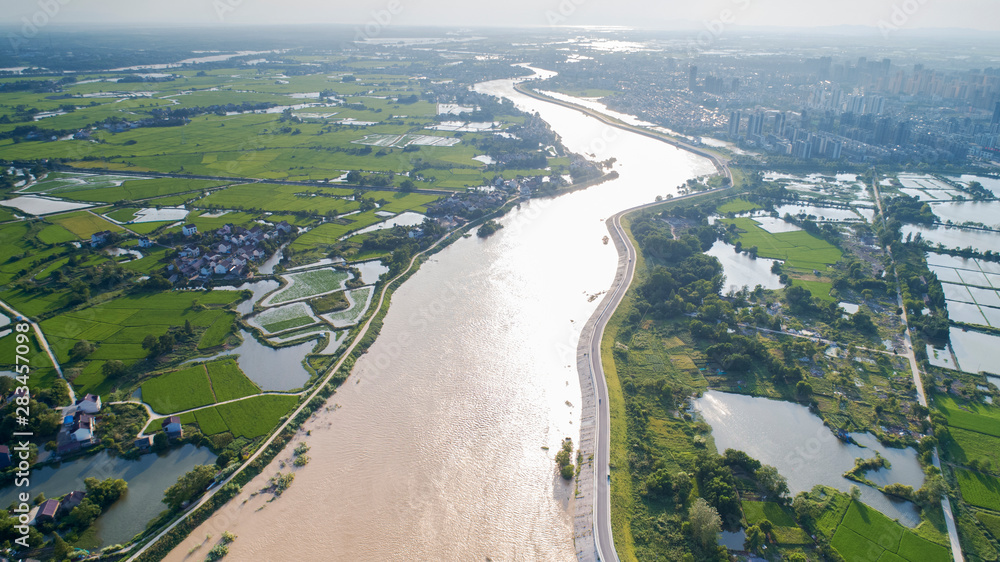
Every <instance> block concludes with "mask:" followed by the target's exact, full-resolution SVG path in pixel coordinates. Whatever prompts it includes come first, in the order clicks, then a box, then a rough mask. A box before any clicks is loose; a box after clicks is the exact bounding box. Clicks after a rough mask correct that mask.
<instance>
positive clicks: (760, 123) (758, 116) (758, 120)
mask: <svg viewBox="0 0 1000 562" xmlns="http://www.w3.org/2000/svg"><path fill="white" fill-rule="evenodd" d="M763 134H764V114H763V113H762V112H760V111H758V112H757V113H754V114H753V115H751V116H750V123H749V124H748V125H747V135H763Z"/></svg>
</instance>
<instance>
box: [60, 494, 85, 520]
mask: <svg viewBox="0 0 1000 562" xmlns="http://www.w3.org/2000/svg"><path fill="white" fill-rule="evenodd" d="M85 497H87V493H86V492H81V491H80V490H75V491H73V492H70V493H68V494H66V495H65V496H63V498H62V500H61V501H60V502H59V511H58V513H59V516H63V515H67V514H69V512H71V511H73V508H74V507H76V506H78V505H80V502H82V501H83V498H85Z"/></svg>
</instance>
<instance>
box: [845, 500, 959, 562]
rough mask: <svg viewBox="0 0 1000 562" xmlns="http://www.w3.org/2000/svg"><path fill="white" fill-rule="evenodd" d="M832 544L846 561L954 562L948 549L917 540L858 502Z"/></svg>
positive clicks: (851, 507)
mask: <svg viewBox="0 0 1000 562" xmlns="http://www.w3.org/2000/svg"><path fill="white" fill-rule="evenodd" d="M830 544H832V545H833V547H834V548H836V549H837V551H839V552H840V554H841V555H842V556H843V557H844V559H845V560H851V561H855V560H857V561H860V562H878V561H879V560H897V559H900V560H908V561H910V562H948V561H949V560H951V559H952V558H951V553H950V552H949V550H948V548H947V547H945V546H943V545H939V544H935V543H932V542H930V541H928V540H926V539H923V538H921V537H919V536H917V535H916V534H915V533H913V532H911V531H909V530H908V529H906V528H904V527H903V526H901V525H900V524H899V523H896V522H895V521H892V520H890V519H889V518H888V517H886V516H885V515H882V514H881V513H879V512H878V511H876V510H874V509H872V508H870V507H868V506H866V505H864V504H862V503H859V502H851V506H850V507H849V508H848V509H847V512H846V513H845V514H844V519H843V521H842V522H841V524H840V526H839V527H838V528H837V531H836V532H835V533H834V535H833V540H832V541H831V543H830ZM886 553H888V557H886ZM893 555H895V556H893Z"/></svg>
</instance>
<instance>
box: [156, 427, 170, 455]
mask: <svg viewBox="0 0 1000 562" xmlns="http://www.w3.org/2000/svg"><path fill="white" fill-rule="evenodd" d="M167 447H170V438H169V437H167V434H166V433H163V432H162V431H161V432H160V433H157V434H156V435H154V436H153V451H154V452H157V453H158V452H160V451H165V450H167Z"/></svg>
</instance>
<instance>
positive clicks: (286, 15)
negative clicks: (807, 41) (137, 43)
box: [0, 0, 1000, 31]
mask: <svg viewBox="0 0 1000 562" xmlns="http://www.w3.org/2000/svg"><path fill="white" fill-rule="evenodd" d="M32 19H34V21H35V22H36V23H38V22H40V21H42V20H45V22H46V24H48V23H53V24H58V25H73V24H86V25H121V24H127V25H136V24H145V25H177V24H197V25H230V26H238V25H260V24H321V23H339V24H347V25H353V26H358V27H363V26H366V25H369V26H374V25H378V26H382V27H383V28H390V27H391V26H394V25H397V26H408V25H445V26H458V27H480V26H504V27H539V26H541V27H544V26H553V25H561V26H586V25H615V26H627V27H637V28H642V29H677V28H710V27H711V26H715V27H718V26H719V25H726V26H755V27H756V26H779V27H823V26H841V25H850V26H870V27H880V26H892V27H893V28H894V29H926V28H937V27H943V28H967V29H978V30H985V31H1000V0H821V1H817V0H702V1H698V0H693V1H692V0H503V1H502V2H496V1H492V2H488V3H487V2H483V1H482V0H349V1H348V0H155V1H153V0H0V25H3V24H6V25H24V24H25V22H27V21H30V20H32Z"/></svg>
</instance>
